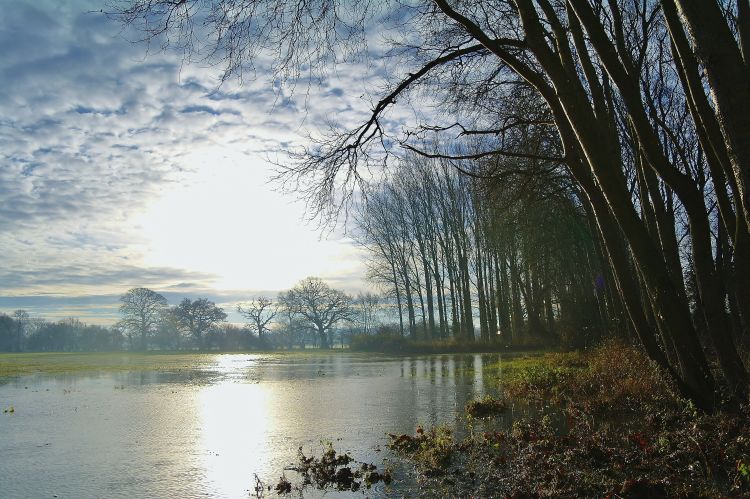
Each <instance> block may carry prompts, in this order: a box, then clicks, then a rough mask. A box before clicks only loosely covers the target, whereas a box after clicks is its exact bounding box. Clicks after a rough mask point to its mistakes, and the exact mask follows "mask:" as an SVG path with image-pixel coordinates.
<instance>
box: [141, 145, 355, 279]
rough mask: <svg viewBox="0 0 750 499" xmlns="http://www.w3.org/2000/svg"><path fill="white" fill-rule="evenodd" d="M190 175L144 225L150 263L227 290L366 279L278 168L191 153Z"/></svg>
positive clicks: (214, 153)
mask: <svg viewBox="0 0 750 499" xmlns="http://www.w3.org/2000/svg"><path fill="white" fill-rule="evenodd" d="M180 162H181V164H185V165H186V166H187V169H188V170H187V173H185V174H183V175H182V177H181V178H180V179H179V181H177V182H174V183H173V184H171V185H172V187H171V188H169V189H168V190H166V191H165V192H164V193H163V194H162V195H161V197H160V198H159V199H157V200H155V201H154V202H153V203H152V204H151V205H150V206H149V207H148V209H147V210H146V211H145V212H144V213H142V214H141V215H140V216H139V217H138V218H137V220H136V232H137V233H138V234H139V235H140V239H141V240H142V241H143V243H142V246H143V247H142V251H143V255H144V263H145V264H146V265H153V266H165V267H173V268H174V267H176V268H181V269H185V270H189V271H196V272H200V273H205V274H210V275H213V276H215V281H213V282H212V283H211V285H212V286H213V287H216V288H219V289H257V290H275V289H283V288H286V287H290V286H292V285H293V284H294V283H295V282H296V281H298V280H299V279H301V278H303V277H305V276H307V275H320V276H322V277H326V276H336V275H342V274H354V273H359V274H361V273H362V272H361V267H360V265H361V264H360V260H359V257H358V254H357V253H358V250H357V249H356V248H355V247H354V246H353V245H352V244H351V242H350V241H347V240H345V239H338V240H320V236H319V234H318V232H317V231H316V230H315V227H313V226H311V225H306V224H305V223H304V222H303V216H304V207H303V206H302V205H301V203H295V202H293V198H292V197H291V196H288V195H283V194H281V193H279V192H275V191H274V190H273V186H271V185H269V183H268V178H269V171H270V167H269V166H268V165H266V164H265V163H264V162H263V161H262V160H260V159H258V158H255V157H252V156H249V155H246V154H245V153H243V152H241V151H238V150H235V149H232V148H231V147H223V146H222V147H219V146H216V147H213V148H209V149H202V150H199V151H194V152H191V153H190V154H188V155H186V156H185V157H184V158H181V159H180Z"/></svg>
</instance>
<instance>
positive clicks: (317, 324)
mask: <svg viewBox="0 0 750 499" xmlns="http://www.w3.org/2000/svg"><path fill="white" fill-rule="evenodd" d="M279 302H281V304H282V305H283V306H284V308H285V309H286V310H288V311H289V312H291V313H293V314H295V315H296V316H298V317H300V318H302V319H304V320H305V321H306V322H307V327H308V328H309V329H311V330H313V331H315V332H316V334H317V335H318V338H319V340H320V347H321V348H330V347H331V346H330V342H329V341H328V333H329V331H331V329H333V328H334V327H335V326H336V325H337V324H339V323H340V322H345V321H351V320H353V319H354V309H353V308H352V299H351V297H350V296H349V295H347V294H346V293H344V292H343V291H339V290H337V289H333V288H331V287H330V286H329V285H328V284H326V283H325V282H324V281H323V280H322V279H320V278H318V277H308V278H306V279H303V280H302V281H300V282H299V283H297V285H296V286H294V287H293V288H292V289H290V290H289V291H286V292H284V293H281V295H279Z"/></svg>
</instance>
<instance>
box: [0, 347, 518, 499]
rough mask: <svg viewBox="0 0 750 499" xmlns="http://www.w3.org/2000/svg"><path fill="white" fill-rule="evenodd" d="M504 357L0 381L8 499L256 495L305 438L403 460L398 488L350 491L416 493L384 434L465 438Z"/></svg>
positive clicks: (276, 360)
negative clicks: (469, 407) (436, 430)
mask: <svg viewBox="0 0 750 499" xmlns="http://www.w3.org/2000/svg"><path fill="white" fill-rule="evenodd" d="M498 360H499V357H498V355H441V356H425V357H412V358H403V357H400V358H393V357H390V358H389V357H367V356H358V355H353V354H340V355H330V354H321V355H315V354H310V355H286V356H284V355H262V354H260V355H240V354H221V355H216V356H215V358H214V359H213V360H212V361H211V362H209V363H208V364H205V363H204V364H201V365H200V366H196V367H195V368H194V369H183V370H180V371H177V372H164V371H158V372H131V373H107V374H97V375H91V374H88V375H86V374H83V375H58V376H44V375H38V376H26V377H21V378H13V379H5V380H1V379H0V407H2V408H7V407H9V406H10V405H13V406H14V408H15V413H14V414H2V413H0V497H3V498H27V497H28V498H44V497H49V498H52V497H58V498H89V497H92V498H93V497H102V498H116V497H122V498H125V497H127V498H133V497H181V498H192V497H212V498H214V497H215V498H247V497H254V494H255V492H254V486H255V483H256V482H255V478H254V476H255V475H257V476H258V477H259V478H260V479H261V480H262V481H263V482H266V483H267V484H270V485H272V484H275V483H276V481H278V478H279V477H280V476H281V473H282V472H283V471H284V468H286V467H288V466H290V465H292V464H293V463H294V462H295V461H296V456H297V449H298V448H299V447H300V446H302V447H303V448H304V450H305V453H306V454H308V455H309V454H310V453H312V452H314V453H315V454H316V455H320V453H321V451H322V449H323V447H322V444H321V441H330V442H332V443H333V445H334V448H335V449H336V450H337V451H348V452H350V453H351V455H352V457H354V458H355V459H357V460H359V461H365V462H370V463H374V464H375V465H377V466H378V468H379V469H382V467H383V464H384V462H385V463H387V464H388V465H389V466H391V467H392V468H393V469H394V471H395V479H396V482H395V484H393V485H391V486H390V487H387V486H384V485H383V484H379V485H377V486H375V487H373V489H370V490H363V491H360V492H357V493H356V494H352V493H350V494H352V495H356V496H361V497H362V496H367V497H390V496H393V497H400V496H404V495H406V496H411V495H414V494H415V492H416V491H417V490H418V488H417V486H416V484H415V483H414V481H413V478H412V477H411V470H410V469H409V467H408V465H406V464H405V463H403V462H401V461H400V460H399V459H398V458H396V457H395V456H393V455H392V454H391V453H390V451H389V450H388V449H387V447H386V445H385V444H386V442H387V436H386V433H388V432H392V433H410V434H413V432H414V430H415V428H416V427H417V425H420V424H421V425H426V426H430V425H435V424H447V425H449V426H451V427H452V428H453V429H454V431H456V432H457V433H458V434H462V433H464V432H465V431H466V426H465V420H464V416H463V409H464V406H465V405H466V402H468V401H469V400H471V399H472V398H474V397H478V396H482V395H484V394H485V393H495V391H496V388H495V387H494V383H492V380H493V379H494V378H495V376H496V375H497V374H499V373H497V372H495V371H496V370H500V369H501V368H502V362H500V363H499V364H498ZM488 365H493V366H499V367H493V368H492V369H491V370H488V369H486V368H485V369H483V366H485V367H486V366H488ZM513 417H514V413H513V412H512V411H511V412H510V413H509V414H507V415H506V416H505V421H504V423H505V424H507V423H509V420H510V419H512V418H513ZM501 424H503V422H501ZM286 476H287V477H288V478H289V479H290V480H291V481H292V482H293V483H296V482H299V477H298V476H297V474H296V473H295V472H293V471H286ZM267 495H268V496H269V497H275V496H276V493H275V492H271V493H268V494H267ZM293 495H295V496H299V495H300V492H295V494H293ZM302 495H304V497H320V496H322V495H325V496H326V497H336V496H340V495H343V494H339V493H336V492H332V491H318V490H314V489H309V488H308V489H304V491H303V492H302Z"/></svg>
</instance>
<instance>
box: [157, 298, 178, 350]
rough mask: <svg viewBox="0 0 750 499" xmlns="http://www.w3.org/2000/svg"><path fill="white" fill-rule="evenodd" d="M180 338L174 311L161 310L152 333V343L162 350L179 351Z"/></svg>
mask: <svg viewBox="0 0 750 499" xmlns="http://www.w3.org/2000/svg"><path fill="white" fill-rule="evenodd" d="M181 336H182V334H181V333H180V324H179V321H178V320H177V317H175V314H174V309H171V308H170V309H165V310H163V311H162V313H161V315H160V317H159V323H158V324H157V326H156V331H155V333H154V343H155V344H156V345H157V346H158V347H159V348H160V349H162V350H179V349H180V340H181Z"/></svg>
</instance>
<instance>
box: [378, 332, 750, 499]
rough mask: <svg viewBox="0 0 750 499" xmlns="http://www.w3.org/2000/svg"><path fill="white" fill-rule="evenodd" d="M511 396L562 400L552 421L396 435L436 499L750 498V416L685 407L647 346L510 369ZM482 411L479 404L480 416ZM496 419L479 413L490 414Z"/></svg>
mask: <svg viewBox="0 0 750 499" xmlns="http://www.w3.org/2000/svg"><path fill="white" fill-rule="evenodd" d="M499 382H500V384H501V385H502V388H503V393H504V399H503V400H501V401H498V402H497V403H495V404H493V403H492V401H490V400H483V401H481V403H482V404H484V405H481V406H480V408H482V407H490V408H493V407H494V408H495V409H496V410H502V408H503V407H504V406H508V405H510V404H512V403H514V401H523V402H528V403H538V404H553V405H555V406H557V407H558V408H559V410H560V411H562V412H563V413H564V415H565V419H566V421H567V424H566V428H564V429H560V428H555V427H553V425H552V423H551V421H550V419H549V418H544V417H543V418H528V419H524V420H521V421H517V422H516V423H515V424H514V425H513V427H512V428H511V429H510V430H509V431H505V432H484V431H476V432H471V434H470V435H469V436H468V437H467V438H465V439H461V440H458V439H455V438H454V437H453V436H452V435H451V433H450V431H449V430H448V429H447V428H444V427H437V428H428V429H427V428H418V429H417V431H416V433H415V434H413V435H392V436H391V444H390V445H391V447H392V448H393V449H394V450H396V451H397V452H399V453H400V454H402V455H404V456H405V457H406V458H407V459H408V460H411V461H413V463H414V464H415V465H416V469H417V470H418V472H419V480H420V481H421V482H422V485H423V486H424V487H425V489H424V490H425V491H426V494H427V495H431V494H435V495H445V496H455V497H459V496H461V497H467V496H480V497H489V496H493V497H503V496H505V497H539V496H542V497H581V496H587V497H687V496H690V497H726V496H744V495H746V494H748V493H750V427H749V426H748V424H747V422H748V421H749V420H750V419H749V417H750V412H748V409H747V407H743V408H742V410H741V411H740V412H739V413H736V414H717V415H708V414H702V413H700V412H699V411H697V410H696V409H695V408H694V407H693V406H692V404H690V403H689V402H687V401H685V400H682V399H680V398H679V397H678V396H677V394H676V390H675V389H674V387H673V386H671V385H670V384H669V382H667V380H666V379H665V378H664V377H663V376H662V375H661V373H660V372H659V371H658V369H656V368H655V366H654V365H653V364H652V363H651V362H650V361H648V359H646V358H645V357H644V356H643V355H642V354H641V353H640V351H639V350H638V349H635V348H631V347H628V346H624V345H621V344H616V343H611V344H607V345H604V346H602V347H599V348H597V349H596V350H594V351H592V352H590V353H565V354H546V355H544V356H540V357H536V358H530V359H523V360H522V361H519V362H516V363H513V362H511V363H508V364H507V365H506V367H505V368H504V371H503V375H502V377H501V379H500V380H499ZM476 408H477V407H476V405H475V406H471V404H470V407H469V408H468V409H469V410H476ZM492 413H493V411H479V414H482V415H489V417H491V415H492Z"/></svg>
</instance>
